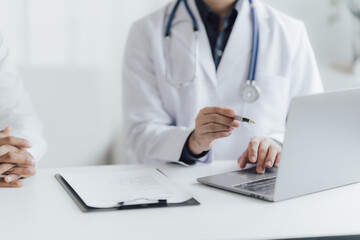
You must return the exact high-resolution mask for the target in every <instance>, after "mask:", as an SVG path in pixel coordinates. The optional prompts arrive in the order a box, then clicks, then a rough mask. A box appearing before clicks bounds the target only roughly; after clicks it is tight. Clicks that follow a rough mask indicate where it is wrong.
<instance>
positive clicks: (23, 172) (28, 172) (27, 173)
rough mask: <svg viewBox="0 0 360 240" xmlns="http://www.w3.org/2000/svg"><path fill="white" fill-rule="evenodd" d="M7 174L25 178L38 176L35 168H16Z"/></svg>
mask: <svg viewBox="0 0 360 240" xmlns="http://www.w3.org/2000/svg"><path fill="white" fill-rule="evenodd" d="M5 174H9V176H10V175H12V174H13V175H17V176H23V177H31V176H34V175H35V174H36V169H35V168H34V167H31V166H30V167H14V168H12V169H10V170H9V171H7V172H6V173H5Z"/></svg>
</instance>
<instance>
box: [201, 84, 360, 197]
mask: <svg viewBox="0 0 360 240" xmlns="http://www.w3.org/2000/svg"><path fill="white" fill-rule="evenodd" d="M359 169H360V88H357V89H350V90H343V91H336V92H328V93H321V94H314V95H307V96H301V97H295V98H293V100H292V101H291V105H290V110H289V114H288V119H287V126H286V131H285V138H284V143H283V149H282V152H281V157H280V164H279V168H278V169H276V168H271V169H267V170H266V172H265V173H264V174H257V173H256V170H255V167H252V168H249V169H245V170H239V171H233V172H227V173H222V174H218V175H212V176H207V177H201V178H198V179H197V180H198V182H200V183H203V184H206V185H209V186H212V187H217V188H221V189H225V190H228V191H232V192H236V193H240V194H244V195H248V196H250V197H255V198H259V199H263V200H267V201H273V202H276V201H282V200H285V199H290V198H294V197H298V196H302V195H307V194H310V193H315V192H319V191H323V190H327V189H331V188H336V187H340V186H344V185H348V184H352V183H356V182H360V174H359Z"/></svg>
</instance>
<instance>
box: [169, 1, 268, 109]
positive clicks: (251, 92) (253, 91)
mask: <svg viewBox="0 0 360 240" xmlns="http://www.w3.org/2000/svg"><path fill="white" fill-rule="evenodd" d="M181 2H184V5H185V8H186V11H187V12H188V14H189V16H190V18H191V21H192V24H193V32H194V36H193V37H194V41H193V42H194V45H193V48H194V63H195V64H194V75H193V77H192V78H191V79H190V80H188V81H183V82H177V83H174V82H172V81H171V57H170V55H171V54H170V49H171V48H170V45H171V24H172V22H173V20H174V18H175V14H176V11H177V9H178V7H179V5H180V3H181ZM249 3H250V8H251V21H252V30H253V31H252V32H253V33H252V47H251V59H250V66H249V73H248V78H247V79H248V80H247V81H246V85H245V86H244V87H243V89H242V91H241V95H242V97H243V99H244V100H245V101H246V102H254V101H256V100H257V99H258V98H259V97H260V94H261V91H260V88H259V86H258V85H257V84H256V81H255V73H256V64H257V58H258V50H259V35H260V34H259V22H258V17H257V14H256V11H255V6H254V3H253V0H249ZM198 33H199V27H198V23H197V21H196V19H195V17H194V14H193V13H192V11H191V9H190V7H189V4H188V2H187V0H177V1H176V3H175V6H174V8H173V9H172V11H171V13H170V17H169V20H168V23H167V24H166V28H165V39H166V48H167V49H166V50H167V51H166V52H165V58H166V72H165V78H166V81H167V82H168V83H169V84H170V85H172V86H173V87H175V88H182V87H186V86H189V85H190V84H191V83H193V82H194V81H195V79H196V78H197V77H198V75H199V69H200V58H199V38H198Z"/></svg>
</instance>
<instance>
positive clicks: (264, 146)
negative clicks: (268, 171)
mask: <svg viewBox="0 0 360 240" xmlns="http://www.w3.org/2000/svg"><path fill="white" fill-rule="evenodd" d="M269 146H270V141H269V140H267V139H264V140H262V141H260V144H259V149H258V158H257V168H256V171H257V172H258V173H264V172H265V159H266V156H267V153H268V150H269Z"/></svg>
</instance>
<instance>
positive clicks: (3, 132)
mask: <svg viewBox="0 0 360 240" xmlns="http://www.w3.org/2000/svg"><path fill="white" fill-rule="evenodd" d="M45 151H46V142H45V140H44V139H43V137H42V127H41V123H40V121H39V119H38V118H37V116H36V115H35V112H34V110H33V108H32V105H31V103H30V99H29V96H28V94H27V93H26V91H25V89H24V87H23V85H22V82H21V79H20V76H19V74H18V73H17V71H16V70H15V68H14V66H13V65H12V64H11V62H10V59H9V50H8V48H7V47H6V45H5V43H4V40H3V38H2V36H1V35H0V175H2V176H1V177H0V187H22V186H23V182H22V181H21V180H20V178H27V177H31V176H33V175H35V173H36V162H37V161H39V160H40V158H41V157H42V156H43V155H44V154H45Z"/></svg>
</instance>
